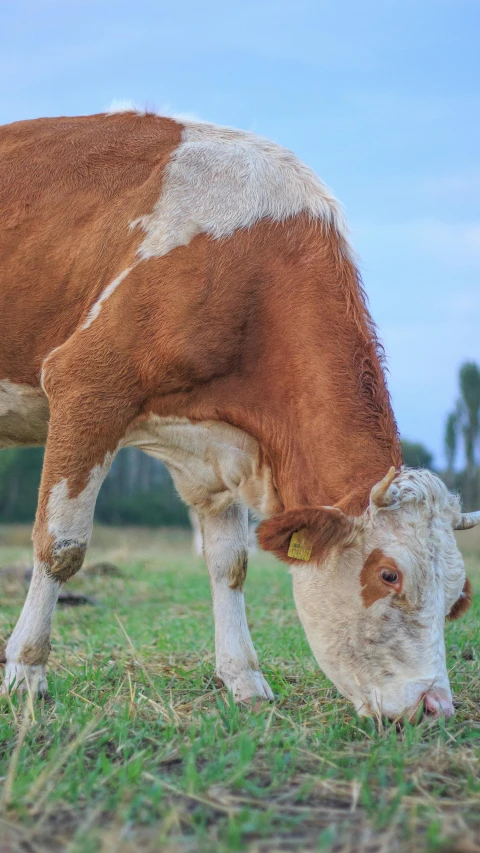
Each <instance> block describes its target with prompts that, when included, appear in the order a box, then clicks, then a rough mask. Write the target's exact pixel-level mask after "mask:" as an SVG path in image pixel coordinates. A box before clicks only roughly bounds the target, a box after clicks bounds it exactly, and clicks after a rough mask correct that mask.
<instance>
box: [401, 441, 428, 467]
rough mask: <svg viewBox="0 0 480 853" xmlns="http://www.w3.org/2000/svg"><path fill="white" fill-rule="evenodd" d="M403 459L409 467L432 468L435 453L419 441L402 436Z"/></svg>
mask: <svg viewBox="0 0 480 853" xmlns="http://www.w3.org/2000/svg"><path fill="white" fill-rule="evenodd" d="M402 452H403V461H404V462H405V465H407V467H408V468H432V466H433V454H432V453H430V451H429V450H428V449H427V448H426V447H425V445H424V444H421V443H420V442H419V441H407V439H406V438H402Z"/></svg>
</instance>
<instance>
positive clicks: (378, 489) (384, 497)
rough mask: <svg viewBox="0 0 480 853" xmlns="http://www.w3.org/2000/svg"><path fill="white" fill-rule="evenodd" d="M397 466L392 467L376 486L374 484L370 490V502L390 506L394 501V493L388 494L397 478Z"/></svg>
mask: <svg viewBox="0 0 480 853" xmlns="http://www.w3.org/2000/svg"><path fill="white" fill-rule="evenodd" d="M395 474H396V471H395V468H394V467H393V465H392V467H391V468H390V471H389V472H388V474H385V477H384V478H383V480H380V482H379V483H377V484H376V485H375V486H373V488H372V491H371V492H370V502H371V503H374V504H375V505H376V506H390V504H391V503H392V502H393V497H392V495H389V494H388V490H389V488H390V486H391V485H392V483H393V481H394V479H395Z"/></svg>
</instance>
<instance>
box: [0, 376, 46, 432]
mask: <svg viewBox="0 0 480 853" xmlns="http://www.w3.org/2000/svg"><path fill="white" fill-rule="evenodd" d="M48 417H49V407H48V401H47V398H46V396H45V394H44V392H43V391H42V389H41V388H33V387H32V386H31V385H20V384H17V383H15V382H10V381H9V380H8V379H2V380H0V448H4V447H12V446H15V445H22V444H27V445H28V444H33V445H34V444H43V442H44V441H45V439H46V436H47V428H48Z"/></svg>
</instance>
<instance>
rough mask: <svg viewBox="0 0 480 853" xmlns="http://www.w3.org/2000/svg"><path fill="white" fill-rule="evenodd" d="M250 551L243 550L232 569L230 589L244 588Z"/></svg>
mask: <svg viewBox="0 0 480 853" xmlns="http://www.w3.org/2000/svg"><path fill="white" fill-rule="evenodd" d="M247 568H248V551H241V552H240V553H239V554H238V555H237V558H236V561H235V564H234V565H233V566H232V568H231V570H230V583H229V587H230V589H240V590H242V589H243V585H244V583H245V579H246V577H247Z"/></svg>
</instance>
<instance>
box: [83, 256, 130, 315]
mask: <svg viewBox="0 0 480 853" xmlns="http://www.w3.org/2000/svg"><path fill="white" fill-rule="evenodd" d="M134 266H135V264H134V265H133V266H131V267H127V268H126V269H124V270H122V272H121V273H120V275H117V277H116V278H114V279H113V281H111V282H110V284H107V286H106V288H105V290H104V291H103V292H102V293H101V294H100V296H99V297H98V299H97V301H96V302H95V303H94V304H93V305H92V307H91V308H90V311H89V312H88V314H87V318H86V320H85V322H84V324H83V326H82V329H88V327H89V326H91V324H92V323H93V321H94V320H96V319H97V317H98V315H99V314H100V311H101V310H102V305H103V303H104V302H106V301H107V299H108V298H109V296H111V295H112V293H115V291H116V289H117V287H118V285H119V284H121V283H122V281H123V280H124V278H126V277H127V275H128V274H129V272H131V271H132V269H133V267H134Z"/></svg>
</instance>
